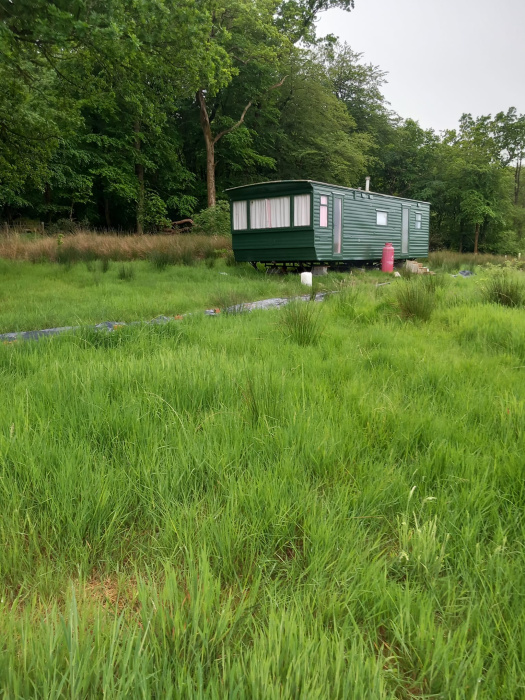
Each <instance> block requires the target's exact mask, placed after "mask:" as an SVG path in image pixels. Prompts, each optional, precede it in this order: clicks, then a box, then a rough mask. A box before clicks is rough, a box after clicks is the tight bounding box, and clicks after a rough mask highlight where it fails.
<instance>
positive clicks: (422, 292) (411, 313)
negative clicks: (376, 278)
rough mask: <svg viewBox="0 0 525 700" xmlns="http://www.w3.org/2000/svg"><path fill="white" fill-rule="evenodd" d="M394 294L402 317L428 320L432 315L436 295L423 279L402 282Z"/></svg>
mask: <svg viewBox="0 0 525 700" xmlns="http://www.w3.org/2000/svg"><path fill="white" fill-rule="evenodd" d="M394 294H395V304H396V306H397V309H398V311H399V314H400V315H401V317H402V318H405V319H419V320H421V321H428V320H429V319H430V317H431V316H432V312H433V310H434V307H435V305H436V299H435V295H434V294H433V292H432V291H431V290H429V288H428V286H427V285H426V284H425V283H424V282H422V280H421V279H417V280H415V281H414V282H407V281H402V282H400V283H399V284H398V285H397V286H396V289H395V292H394Z"/></svg>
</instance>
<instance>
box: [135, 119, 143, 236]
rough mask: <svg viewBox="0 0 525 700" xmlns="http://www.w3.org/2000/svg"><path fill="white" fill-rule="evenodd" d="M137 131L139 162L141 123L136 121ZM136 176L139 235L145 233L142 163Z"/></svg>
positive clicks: (137, 167) (136, 169)
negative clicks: (137, 182)
mask: <svg viewBox="0 0 525 700" xmlns="http://www.w3.org/2000/svg"><path fill="white" fill-rule="evenodd" d="M133 129H134V131H135V150H136V151H137V160H138V159H139V158H140V147H141V143H140V136H139V134H140V121H139V120H138V119H137V120H135V124H134V127H133ZM135 174H136V176H137V180H138V181H139V193H138V197H137V233H139V234H142V233H144V227H143V223H144V166H143V165H142V163H139V162H137V163H136V164H135Z"/></svg>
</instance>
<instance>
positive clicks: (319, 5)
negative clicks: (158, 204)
mask: <svg viewBox="0 0 525 700" xmlns="http://www.w3.org/2000/svg"><path fill="white" fill-rule="evenodd" d="M205 6H206V8H207V10H208V12H209V15H210V17H211V25H210V32H209V35H208V37H207V42H208V44H209V45H210V46H213V47H215V50H216V52H217V53H218V54H219V55H220V56H221V59H222V63H221V66H222V70H221V72H219V73H216V74H214V75H213V76H212V79H211V80H208V81H206V82H203V83H202V84H201V86H200V87H199V89H198V90H197V91H196V104H197V107H198V110H199V120H200V124H201V129H202V134H203V137H204V142H205V146H206V181H207V201H208V206H209V207H211V206H214V205H215V202H216V183H215V168H216V155H215V150H216V145H217V144H218V142H219V141H220V140H221V139H222V138H223V137H224V136H226V135H228V134H231V133H232V132H233V131H235V130H236V129H238V128H240V127H241V126H242V125H243V124H244V122H245V119H246V115H247V113H248V111H249V110H250V108H252V106H254V105H258V106H260V105H261V103H262V101H263V99H264V98H265V96H266V95H267V94H268V93H269V92H270V91H272V90H275V89H277V88H280V87H281V86H282V85H283V84H284V82H285V80H286V75H285V74H283V72H282V66H281V63H282V61H283V59H284V60H286V59H288V58H289V57H290V55H291V54H292V53H293V51H294V47H295V45H296V44H297V43H298V42H299V41H303V42H306V43H308V42H314V41H315V20H316V18H317V16H318V15H319V13H320V12H323V11H325V10H328V9H330V8H332V7H341V8H343V9H345V10H350V9H351V8H353V0H229V1H228V3H227V4H226V3H224V4H221V3H220V2H219V0H206V2H205ZM234 82H237V83H240V84H241V85H242V86H243V87H244V95H245V98H244V106H243V107H242V110H241V111H240V112H238V113H237V115H236V116H235V117H233V116H231V115H230V114H229V112H228V111H227V109H225V107H226V100H225V99H224V92H225V91H227V90H228V88H229V87H230V86H232V84H233V83H234Z"/></svg>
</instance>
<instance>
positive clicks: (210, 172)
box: [197, 75, 287, 207]
mask: <svg viewBox="0 0 525 700" xmlns="http://www.w3.org/2000/svg"><path fill="white" fill-rule="evenodd" d="M286 78H287V76H286V75H285V76H284V78H283V79H282V80H280V81H279V82H278V83H275V85H272V86H271V87H270V88H268V90H267V92H269V91H270V90H275V88H278V87H281V85H282V84H283V83H284V81H285V80H286ZM197 102H198V103H199V109H200V117H201V127H202V133H203V134H204V142H205V143H206V184H207V187H208V207H214V206H215V203H216V194H215V144H216V143H217V141H219V140H220V139H222V137H223V136H226V134H231V132H232V131H235V129H238V128H239V127H240V125H241V124H242V123H243V122H244V118H245V116H246V113H247V112H248V110H249V109H250V107H251V106H252V100H250V101H249V102H248V104H247V105H246V107H245V108H244V109H243V110H242V114H241V116H240V118H239V121H237V122H235V124H234V125H233V126H230V127H229V128H228V129H224V130H223V131H221V132H219V133H218V134H217V136H213V133H212V130H211V124H210V117H209V116H208V108H207V106H206V98H205V97H204V90H202V89H200V90H197Z"/></svg>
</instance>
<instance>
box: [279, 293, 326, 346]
mask: <svg viewBox="0 0 525 700" xmlns="http://www.w3.org/2000/svg"><path fill="white" fill-rule="evenodd" d="M281 328H282V331H283V333H284V335H285V336H286V337H287V338H289V339H290V340H292V341H293V342H294V343H297V345H302V346H306V345H317V343H318V342H319V339H320V338H321V335H322V333H323V327H322V323H321V306H320V305H319V304H317V303H316V302H314V301H309V302H301V301H292V302H290V303H289V304H287V305H286V306H285V307H284V308H283V309H282V311H281Z"/></svg>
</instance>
